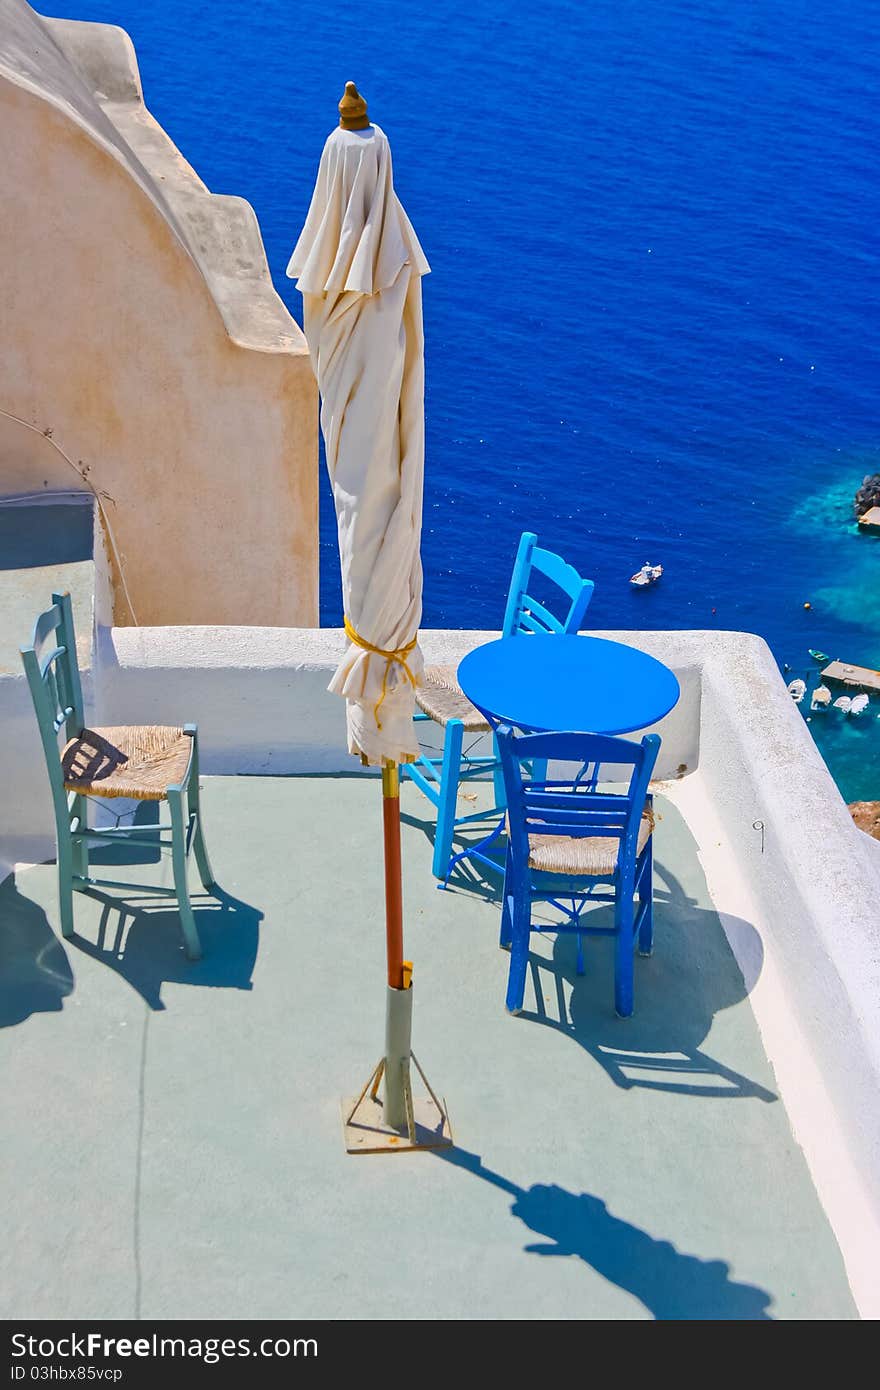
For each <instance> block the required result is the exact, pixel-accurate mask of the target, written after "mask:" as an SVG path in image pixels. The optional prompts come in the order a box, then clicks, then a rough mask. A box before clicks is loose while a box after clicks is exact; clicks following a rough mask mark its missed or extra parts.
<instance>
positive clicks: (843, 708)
mask: <svg viewBox="0 0 880 1390" xmlns="http://www.w3.org/2000/svg"><path fill="white" fill-rule="evenodd" d="M834 708H835V709H839V710H840V712H841V714H849V712H850V710H851V709H852V696H851V695H838V697H837V699H836V700H835V701H834Z"/></svg>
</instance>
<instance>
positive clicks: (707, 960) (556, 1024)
mask: <svg viewBox="0 0 880 1390" xmlns="http://www.w3.org/2000/svg"><path fill="white" fill-rule="evenodd" d="M657 880H662V881H663V883H664V884H665V888H663V889H661V888H660V886H659V882H657ZM655 883H657V886H656V887H655V893H654V924H655V925H654V931H655V940H658V941H659V943H660V945H659V946H658V949H657V950H656V951H655V953H654V955H653V956H652V957H651V958H650V959H648V960H645V959H642V958H641V957H640V956H638V955H636V961H635V987H636V1008H635V1012H634V1013H633V1015H632V1017H631V1018H628V1019H625V1020H621V1019H619V1018H618V1017H617V1015H616V1014H614V1013H613V1011H612V1008H611V1003H610V1001H611V997H612V981H613V976H614V941H613V938H611V937H607V936H603V937H595V938H589V937H588V938H587V939H586V941H585V948H584V954H585V973H584V974H583V975H579V974H578V973H577V945H576V938H575V937H574V936H573V935H559V936H557V937H556V939H555V941H554V944H553V953H552V957H551V958H549V959H548V958H547V957H546V956H543V955H540V954H538V953H537V952H534V951H532V952H531V953H530V956H529V968H530V971H531V976H532V989H533V994H534V1000H535V1006H534V1008H532V1009H523V1011H522V1013H521V1014H520V1015H519V1018H520V1019H527V1020H531V1021H532V1022H535V1023H539V1024H541V1025H542V1026H544V1027H548V1028H553V1029H556V1030H557V1031H559V1032H562V1033H565V1034H567V1035H568V1036H569V1037H571V1038H572V1039H573V1040H574V1041H575V1042H577V1043H578V1044H579V1046H581V1047H582V1048H584V1050H585V1051H586V1052H588V1053H589V1054H590V1056H591V1057H593V1058H594V1060H595V1061H596V1062H598V1063H599V1065H600V1066H601V1067H602V1068H603V1070H604V1071H605V1072H606V1074H607V1075H608V1077H609V1078H610V1079H611V1080H612V1081H613V1082H614V1084H615V1085H616V1086H620V1087H621V1088H622V1089H624V1090H631V1089H632V1088H634V1087H644V1088H647V1089H650V1090H654V1091H670V1092H673V1093H675V1094H678V1095H691V1096H703V1097H706V1098H708V1097H714V1098H726V1099H738V1098H750V1097H751V1098H755V1099H758V1100H762V1101H765V1102H767V1103H768V1104H769V1103H770V1102H772V1101H775V1100H777V1099H778V1097H777V1095H776V1093H775V1092H774V1091H771V1090H769V1089H768V1088H767V1087H766V1086H762V1085H761V1084H760V1083H759V1082H757V1081H753V1080H751V1079H750V1078H749V1077H747V1076H744V1075H743V1074H742V1073H741V1072H738V1071H736V1070H734V1069H733V1068H732V1067H729V1066H727V1065H725V1064H724V1063H723V1062H721V1061H719V1060H718V1059H717V1058H714V1057H712V1056H710V1055H709V1053H707V1052H705V1051H704V1050H703V1047H702V1044H703V1043H704V1041H705V1039H706V1037H707V1035H708V1033H709V1031H710V1029H711V1027H712V1022H713V1020H714V1018H715V1015H716V1014H718V1013H721V1012H722V1011H723V1010H724V1009H729V1008H731V1007H733V1006H734V1005H736V1004H739V1003H741V1002H742V1000H743V999H745V998H747V996H748V993H749V989H748V986H747V984H746V982H745V980H744V979H743V976H742V973H741V971H740V969H739V966H738V965H737V962H736V960H735V958H734V956H733V952H732V951H731V949H730V946H729V944H728V941H727V938H726V936H725V933H724V929H723V927H722V925H721V922H720V920H719V918H718V914H717V913H716V912H715V911H714V910H712V909H709V908H703V907H700V906H699V905H698V904H697V903H696V902H695V901H694V900H693V899H692V898H689V897H687V896H686V895H685V893H684V892H683V891H682V888H681V885H680V884H679V882H678V880H677V879H676V878H675V876H674V875H673V874H672V873H671V872H670V871H669V870H668V869H666V868H664V867H663V866H662V865H655ZM590 920H591V923H592V924H595V925H596V926H597V927H598V926H602V927H610V926H611V923H612V920H613V908H612V907H611V906H610V905H609V906H603V907H597V908H595V909H593V910H592V911H591V913H590ZM729 920H730V921H731V926H734V927H735V928H736V932H737V936H738V937H739V938H740V939H744V938H745V937H746V936H747V935H748V934H751V936H752V938H753V945H752V954H753V955H754V956H755V957H756V958H757V959H759V960H760V959H761V943H760V938H759V936H758V934H757V932H755V930H754V928H753V927H752V926H751V925H750V924H749V923H747V922H744V921H742V920H740V919H736V920H735V921H734V920H733V919H729ZM551 929H552V928H551ZM548 983H549V989H548ZM566 985H567V986H568V987H569V989H568V998H567V999H566V989H565V986H566ZM548 994H549V1007H548V998H547V996H548ZM527 998H528V996H527Z"/></svg>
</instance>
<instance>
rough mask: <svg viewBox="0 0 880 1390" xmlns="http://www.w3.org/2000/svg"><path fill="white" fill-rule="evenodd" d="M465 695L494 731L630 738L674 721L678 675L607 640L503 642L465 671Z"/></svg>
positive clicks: (488, 647) (470, 658) (490, 645)
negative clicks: (668, 717) (669, 718)
mask: <svg viewBox="0 0 880 1390" xmlns="http://www.w3.org/2000/svg"><path fill="white" fill-rule="evenodd" d="M458 683H459V685H460V686H461V688H462V690H463V691H464V693H465V695H466V696H467V697H468V699H469V700H470V701H471V703H472V704H474V705H476V707H477V709H478V710H479V711H480V712H481V714H484V715H485V716H486V718H487V719H488V720H489V721H490V723H492V724H493V725H497V724H512V725H514V726H515V727H516V728H518V729H525V730H529V731H533V732H535V733H550V732H553V731H559V732H562V731H574V732H578V733H591V734H628V733H632V732H633V731H634V730H635V729H646V728H647V727H648V726H649V725H650V724H656V723H657V721H658V720H659V719H662V718H663V716H664V714H668V713H669V711H670V710H671V709H672V708H673V706H674V705H675V704H676V703H677V701H678V697H679V694H680V690H679V685H678V681H677V680H676V678H675V676H674V675H673V674H672V672H671V671H670V670H669V668H668V667H666V666H664V665H663V663H662V662H660V661H657V660H656V659H655V658H654V657H653V656H647V655H646V654H645V652H640V651H637V650H636V649H635V648H634V647H626V646H624V645H623V643H622V642H611V641H609V640H608V639H607V638H605V637H579V636H575V635H571V636H563V635H557V634H547V635H546V636H544V635H543V634H535V635H534V636H531V637H528V636H519V637H502V638H500V639H499V640H498V641H495V642H487V643H486V644H485V646H482V647H477V648H476V649H475V650H474V651H472V652H469V653H468V655H467V656H466V657H465V658H464V660H463V661H462V662H461V663H460V665H459V667H458Z"/></svg>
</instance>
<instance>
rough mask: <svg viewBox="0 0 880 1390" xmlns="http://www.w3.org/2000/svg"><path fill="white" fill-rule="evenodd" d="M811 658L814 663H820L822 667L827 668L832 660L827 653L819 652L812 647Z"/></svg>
mask: <svg viewBox="0 0 880 1390" xmlns="http://www.w3.org/2000/svg"><path fill="white" fill-rule="evenodd" d="M810 656H811V657H812V658H813V660H814V661H818V663H819V665H820V666H825V665H826V664H827V662H829V661H830V660H831V657H830V656H827V655H826V653H825V652H820V651H817V650H816V648H815V647H810Z"/></svg>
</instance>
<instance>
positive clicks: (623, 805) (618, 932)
mask: <svg viewBox="0 0 880 1390" xmlns="http://www.w3.org/2000/svg"><path fill="white" fill-rule="evenodd" d="M496 737H497V742H498V750H499V753H500V755H501V766H502V770H503V773H504V784H505V790H506V792H507V817H508V844H507V863H506V867H505V873H504V897H503V902H502V909H501V945H502V946H504V947H509V948H510V969H509V973H508V980H507V1008H508V1009H509V1010H510V1012H511V1013H519V1012H520V1010H521V1009H522V1004H523V992H524V989H525V979H526V969H527V966H528V960H529V937H530V933H531V932H533V931H542V930H543V931H554V932H555V931H574V932H576V933H577V937H578V942H577V970H578V974H583V969H584V960H583V936H584V933H586V932H592V933H594V934H601V935H608V934H611V935H613V936H615V937H616V942H615V955H614V1006H615V1008H616V1010H617V1013H618V1014H619V1015H620V1016H621V1017H622V1018H629V1016H630V1014H631V1013H632V1011H633V952H634V949H635V943H636V940H638V946H639V952H640V954H641V955H650V954H651V951H652V949H653V934H654V918H653V883H652V873H653V852H652V841H653V835H652V831H653V828H654V817H653V809H652V798H651V797H650V795H649V794H648V784H649V782H650V780H651V773H652V772H653V769H654V764H655V762H656V761H657V753H658V751H659V748H660V738H659V736H658V735H657V734H646V735H645V737H644V738H643V739H642V740H641V742H640V743H631V742H630V741H629V740H628V739H623V738H609V737H606V736H604V735H601V734H577V733H571V734H569V733H552V734H515V733H514V732H513V731H512V730H511V729H510V728H509V727H508V726H506V725H502V726H500V727H499V729H498V730H497V734H496ZM548 760H552V762H553V764H554V768H552V769H551V771H558V766H559V764H560V763H562V764H565V765H571V764H573V765H574V766H573V768H572V771H571V775H570V776H563V777H561V778H559V777H557V778H554V779H553V780H548V777H547V772H546V768H547V763H548ZM529 764H531V765H532V770H533V772H534V768H535V766H541V767H542V769H543V771H542V775H541V776H540V778H536V777H535V776H534V775H530V774H529V771H528V768H529ZM603 767H604V768H605V770H606V771H605V778H604V779H603V776H602V769H603ZM621 771H626V772H628V773H629V780H628V784H627V785H626V789H625V790H624V791H620V790H613V789H612V790H608V789H604V784H605V783H608V782H610V781H611V780H612V779H613V780H614V785H615V786H620V785H621V784H620V782H619V781H618V780H617V779H618V778H619V777H620V774H621ZM600 784H603V789H602V790H600ZM602 884H608V885H610V887H611V890H612V894H613V901H614V926H613V927H590V926H589V921H588V919H589V916H590V913H589V912H586V913H584V908H585V906H586V904H587V903H588V902H589V901H596V900H597V899H596V896H595V894H594V892H593V890H594V889H595V888H596V887H598V886H599V885H602ZM636 896H638V900H639V906H638V909H636V907H635V904H634V898H635V897H636ZM560 899H562V900H564V901H560ZM604 900H605V901H607V898H606V899H604ZM598 901H603V899H601V898H599V899H598ZM534 902H549V903H552V904H553V905H554V906H555V907H557V908H559V909H560V910H561V911H562V912H563V913H564V914H565V915H566V917H567V919H568V920H563V921H562V922H561V923H560V924H559V925H555V924H554V926H553V927H536V926H534V925H533V923H532V903H534ZM569 902H570V904H571V906H570V907H569V905H568V904H569ZM582 914H584V915H583V916H582Z"/></svg>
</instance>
